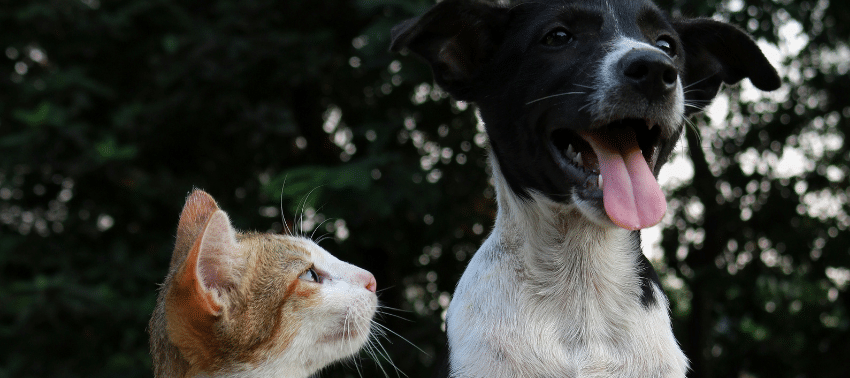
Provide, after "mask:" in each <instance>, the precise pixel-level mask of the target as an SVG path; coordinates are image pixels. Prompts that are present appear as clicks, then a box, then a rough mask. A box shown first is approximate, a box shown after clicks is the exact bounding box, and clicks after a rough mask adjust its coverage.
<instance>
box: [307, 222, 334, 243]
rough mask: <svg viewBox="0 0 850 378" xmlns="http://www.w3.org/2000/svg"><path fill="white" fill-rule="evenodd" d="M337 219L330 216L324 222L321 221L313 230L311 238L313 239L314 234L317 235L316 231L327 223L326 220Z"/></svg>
mask: <svg viewBox="0 0 850 378" xmlns="http://www.w3.org/2000/svg"><path fill="white" fill-rule="evenodd" d="M335 219H336V218H328V219H325V220H323V221H322V223H319V225H318V226H316V228H314V229H313V232H312V233H311V234H310V240H313V236H315V235H316V231H319V229H320V228H322V225H323V224H325V222H327V221H330V220H335ZM316 244H319V243H316Z"/></svg>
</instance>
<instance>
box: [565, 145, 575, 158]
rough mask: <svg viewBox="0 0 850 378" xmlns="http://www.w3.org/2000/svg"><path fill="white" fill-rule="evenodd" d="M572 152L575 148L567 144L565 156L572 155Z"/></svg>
mask: <svg viewBox="0 0 850 378" xmlns="http://www.w3.org/2000/svg"><path fill="white" fill-rule="evenodd" d="M574 153H575V150H573V145H572V144H571V145H569V146H567V156H573V154H574Z"/></svg>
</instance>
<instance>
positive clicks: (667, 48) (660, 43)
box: [655, 35, 676, 56]
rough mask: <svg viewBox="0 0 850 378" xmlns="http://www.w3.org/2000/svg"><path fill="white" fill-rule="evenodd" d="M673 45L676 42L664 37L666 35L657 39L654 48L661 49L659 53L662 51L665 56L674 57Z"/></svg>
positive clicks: (674, 49)
mask: <svg viewBox="0 0 850 378" xmlns="http://www.w3.org/2000/svg"><path fill="white" fill-rule="evenodd" d="M675 43H676V42H675V41H673V38H670V37H669V36H666V35H662V36H661V37H658V40H656V41H655V47H658V48H659V49H661V51H664V53H666V54H667V55H670V56H676V48H675V46H676V44H675Z"/></svg>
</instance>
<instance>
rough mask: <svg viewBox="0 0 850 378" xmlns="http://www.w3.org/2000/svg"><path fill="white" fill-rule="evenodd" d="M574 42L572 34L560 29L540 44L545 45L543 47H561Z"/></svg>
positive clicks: (544, 38)
mask: <svg viewBox="0 0 850 378" xmlns="http://www.w3.org/2000/svg"><path fill="white" fill-rule="evenodd" d="M572 41H573V35H572V34H570V32H568V31H566V30H565V29H562V28H558V29H555V30H552V31H550V32H549V33H548V34H546V35H545V36H543V40H541V41H540V43H541V44H543V46H548V47H560V46H564V45H566V44H568V43H570V42H572Z"/></svg>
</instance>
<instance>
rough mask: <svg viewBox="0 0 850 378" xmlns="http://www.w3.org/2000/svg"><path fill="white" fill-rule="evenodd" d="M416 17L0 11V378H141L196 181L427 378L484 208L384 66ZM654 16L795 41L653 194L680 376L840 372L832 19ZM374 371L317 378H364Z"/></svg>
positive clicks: (398, 67)
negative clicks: (342, 294) (370, 298)
mask: <svg viewBox="0 0 850 378" xmlns="http://www.w3.org/2000/svg"><path fill="white" fill-rule="evenodd" d="M431 4H432V3H431V2H430V1H424V0H421V1H420V0H410V1H389V0H369V1H367V0H360V1H329V0H314V1H310V2H291V1H290V2H280V1H273V0H245V1H226V0H218V1H213V2H203V3H201V2H193V1H186V0H183V1H164V0H153V1H143V0H128V1H123V2H101V1H99V0H81V1H79V2H76V1H71V0H32V1H27V2H7V3H4V5H3V7H2V9H0V49H2V51H3V54H4V56H5V58H3V57H0V60H2V63H0V149H2V153H0V341H2V345H3V347H2V348H3V349H2V350H1V351H0V355H2V356H3V357H0V377H3V376H9V377H30V376H33V377H36V376H37V377H44V376H50V377H53V376H56V377H76V376H87V377H107V376H118V375H121V376H126V377H135V376H150V366H149V365H150V358H149V356H148V352H147V334H146V333H145V327H146V324H147V320H148V318H149V316H150V313H151V311H152V309H153V303H154V298H155V295H156V289H157V283H160V282H162V279H163V277H164V275H165V272H166V268H167V264H168V261H169V259H170V254H171V248H172V247H173V243H174V240H173V237H174V234H175V231H174V230H175V227H176V223H177V216H178V214H179V211H180V207H181V206H182V203H183V200H184V198H185V195H186V194H187V193H188V192H189V191H190V190H191V188H192V187H193V186H197V187H200V188H203V189H205V190H207V191H208V192H210V193H211V194H213V195H214V196H215V197H216V199H217V200H218V201H219V202H220V204H221V206H222V208H224V209H225V210H226V211H228V213H229V214H230V215H231V218H232V220H233V222H234V224H235V225H236V226H237V227H239V228H242V229H256V230H261V231H264V230H272V231H281V230H283V229H284V228H285V227H287V226H288V227H290V228H292V227H295V228H301V227H302V226H303V229H304V233H307V234H313V232H314V231H315V234H314V235H315V237H316V238H319V237H320V236H322V235H325V234H327V235H328V236H331V237H332V238H331V239H329V240H327V241H324V242H322V246H324V247H325V248H326V249H328V250H329V251H330V252H332V253H333V254H335V255H337V256H338V257H340V258H341V259H343V260H347V261H350V262H352V263H354V264H356V265H359V266H361V267H363V268H366V269H368V270H370V271H371V272H373V273H374V274H375V276H376V278H377V281H378V285H379V290H381V291H380V292H379V299H380V301H381V302H382V303H383V304H385V305H386V306H388V307H392V308H396V309H399V310H400V311H397V310H390V309H384V310H382V312H385V313H386V314H384V315H382V316H381V317H380V319H379V322H380V323H381V324H383V325H385V326H386V327H388V328H389V329H390V330H392V331H393V332H395V333H397V334H398V335H395V334H392V333H390V334H388V335H387V336H386V338H384V339H383V342H382V343H383V345H384V346H385V351H384V350H382V351H381V352H382V353H385V354H386V355H387V356H388V357H390V359H391V360H392V362H393V363H394V364H395V365H396V366H397V368H398V369H399V370H400V371H402V372H404V373H405V374H407V375H408V376H410V377H427V376H430V374H431V371H432V370H433V367H434V363H435V360H436V358H437V357H438V356H439V355H440V353H441V352H442V350H443V348H444V345H445V335H444V334H443V331H442V329H441V327H442V322H443V320H442V315H443V314H444V310H445V308H446V307H447V305H448V303H449V300H450V298H451V296H450V294H451V292H452V290H453V288H454V285H455V283H456V281H457V279H458V278H459V277H460V274H461V272H462V270H463V268H464V266H465V264H466V261H468V259H469V258H470V257H471V255H472V254H473V253H474V251H475V250H476V249H477V247H478V245H479V244H480V242H481V240H482V239H483V237H484V236H485V235H486V233H487V232H488V229H489V227H491V225H492V219H493V216H494V203H493V198H492V197H493V189H492V188H491V187H490V185H489V183H488V176H487V173H486V137H485V135H484V134H483V129H482V128H480V126H477V125H476V121H475V118H474V116H473V114H472V108H471V106H470V105H468V104H464V103H458V102H456V101H454V100H452V99H450V98H448V97H447V96H446V95H445V94H444V93H443V92H442V91H441V90H440V89H439V88H436V87H434V86H433V84H432V79H431V76H430V72H429V71H428V68H427V67H426V66H425V65H424V64H421V63H420V62H418V61H417V60H415V59H413V58H412V57H408V56H400V55H393V54H390V53H389V52H387V47H388V39H389V29H390V28H391V27H392V26H393V25H395V24H396V23H398V22H400V21H401V20H403V19H405V18H407V17H411V16H414V15H417V14H421V13H422V12H424V11H425V10H426V9H427V8H428V7H429V6H430V5H431ZM660 5H661V6H662V8H665V9H672V10H673V12H674V13H678V14H686V15H688V16H694V15H711V14H715V13H716V14H717V17H721V18H726V19H728V20H730V21H732V22H734V23H737V24H739V25H741V26H742V27H745V28H748V30H749V31H750V32H752V33H753V34H754V35H756V36H757V37H758V38H760V39H762V40H763V41H764V43H765V44H766V45H767V44H774V45H777V46H782V44H783V43H784V42H783V41H785V40H786V39H787V38H785V37H787V36H792V37H794V38H796V39H798V40H802V41H805V44H804V45H803V48H802V50H800V51H799V53H798V54H791V55H788V56H786V57H785V58H783V59H784V60H783V61H782V62H781V63H782V64H781V65H782V67H783V68H782V70H781V71H782V73H783V74H784V81H785V87H784V91H781V93H779V94H777V95H770V96H769V97H755V98H753V97H752V96H750V95H749V94H748V92H747V91H746V90H744V91H740V90H739V89H737V88H731V89H726V90H725V91H724V93H726V94H727V96H728V101H725V102H724V101H722V100H721V102H724V103H727V104H728V106H727V108H728V109H729V111H728V113H726V112H722V111H715V112H713V113H712V118H711V119H709V118H707V117H702V118H698V119H696V120H695V121H694V127H693V128H692V129H691V130H689V134H688V136H687V144H686V146H687V147H685V148H682V154H681V155H682V158H683V159H685V160H684V161H691V162H692V163H691V166H692V170H693V172H694V173H693V174H692V175H690V176H688V175H685V176H684V177H685V178H684V181H683V182H682V183H680V184H679V185H672V187H671V190H672V192H671V193H670V195H668V198H672V199H673V200H672V201H671V206H670V209H671V214H670V216H669V217H668V219H667V221H665V223H666V227H665V229H664V232H663V241H662V244H661V245H662V247H663V251H664V253H663V257H662V258H660V259H658V261H655V264H656V267H657V268H658V269H659V271H660V272H661V273H662V276H663V278H664V282H665V284H666V286H667V289H668V292H670V293H671V301H672V303H673V309H674V322H675V324H674V326H675V330H676V332H677V334H678V336H679V339H680V341H681V342H682V344H683V345H684V347H685V349H686V352H687V353H688V355H689V356H690V358H691V360H692V361H693V364H694V368H695V370H694V372H693V376H694V377H707V376H729V375H739V376H741V375H743V374H749V375H750V376H846V375H847V374H848V368H847V367H846V366H844V365H845V364H844V363H843V361H841V360H840V359H835V358H824V357H823V356H840V355H847V354H848V346H847V344H846V343H843V342H841V341H842V340H844V339H846V338H847V336H848V332H850V330H848V327H850V324H848V320H847V319H848V318H850V317H848V303H850V302H848V298H847V293H848V292H847V290H848V287H847V286H848V281H850V270H848V267H850V261H848V260H850V254H848V247H847V245H850V241H848V232H847V226H848V224H850V217H848V215H847V214H848V204H847V202H848V201H847V197H848V194H850V193H848V191H847V177H848V164H847V161H848V160H850V152H848V149H847V148H848V147H847V146H846V145H845V144H844V143H843V136H844V130H847V129H848V128H847V118H848V117H850V99H848V98H847V93H846V91H844V90H842V89H843V88H846V87H847V86H848V84H850V83H848V82H847V81H848V78H847V75H846V73H847V70H848V68H850V67H848V63H847V62H848V61H850V59H848V58H850V57H848V55H850V53H848V51H850V50H848V47H847V42H846V41H848V40H850V38H848V37H849V36H850V33H848V27H847V26H846V25H844V24H841V23H839V22H838V21H839V20H843V19H850V18H848V16H850V15H848V13H850V5H848V4H844V3H841V2H826V1H803V2H794V3H791V2H774V1H767V0H736V1H726V2H714V1H712V2H706V3H701V2H691V1H688V2H670V1H666V2H665V1H662V2H661V4H660ZM792 52H795V51H792ZM744 87H745V86H744ZM745 88H746V87H745ZM717 109H719V110H723V107H719V108H717ZM717 109H715V110H717ZM721 125H722V127H720V126H721ZM694 146H698V148H697V147H694ZM793 155H798V156H801V157H802V158H803V159H802V161H803V163H802V165H801V166H800V167H799V168H791V169H790V170H784V169H786V168H783V167H785V165H783V162H785V161H787V160H788V159H790V158H789V157H790V156H793ZM783 156H785V160H783ZM685 166H687V164H685ZM281 206H282V207H283V210H284V213H283V214H281V213H280V211H279V210H278V209H279V208H280V207H281ZM774 220H775V221H774ZM284 223H286V225H284ZM397 316H400V317H402V318H406V319H407V320H402V319H399V318H398V317H397ZM400 337H404V338H405V339H407V340H409V341H410V342H411V343H413V344H415V345H416V347H418V348H420V349H421V350H422V351H419V350H418V349H417V348H415V347H413V346H411V345H410V344H408V343H406V342H405V341H403V340H401V338H400ZM387 356H377V358H375V359H377V360H378V361H379V362H380V363H381V367H382V368H383V369H386V370H389V371H388V374H391V375H394V374H395V373H393V372H392V370H393V368H392V367H391V366H390V364H389V362H387V361H386V357H387ZM371 360H372V358H371V357H369V356H367V355H365V354H363V355H362V356H361V358H360V359H358V362H357V363H356V364H350V363H349V364H347V365H348V366H346V365H342V366H335V367H332V368H331V369H329V370H328V371H327V372H326V373H325V374H324V375H323V376H329V377H345V376H357V369H355V366H353V365H356V366H357V367H359V369H360V371H361V373H362V375H363V376H376V375H377V376H380V375H382V373H381V367H378V366H376V364H373V363H372V362H370V361H371ZM140 367H143V369H140Z"/></svg>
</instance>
